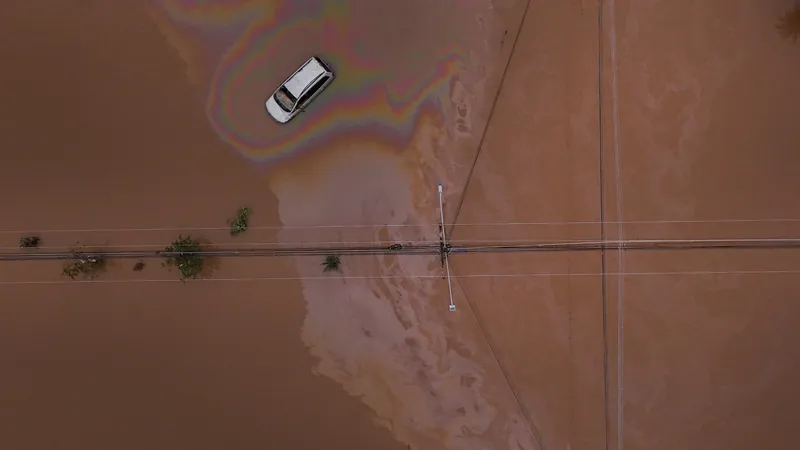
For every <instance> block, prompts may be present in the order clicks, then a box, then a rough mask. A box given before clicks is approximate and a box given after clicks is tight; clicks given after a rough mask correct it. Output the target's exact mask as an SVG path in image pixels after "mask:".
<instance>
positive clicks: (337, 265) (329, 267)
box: [322, 255, 342, 273]
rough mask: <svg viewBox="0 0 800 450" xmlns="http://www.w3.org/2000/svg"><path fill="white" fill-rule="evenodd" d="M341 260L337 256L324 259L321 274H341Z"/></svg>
mask: <svg viewBox="0 0 800 450" xmlns="http://www.w3.org/2000/svg"><path fill="white" fill-rule="evenodd" d="M341 269H342V259H341V258H339V255H328V256H326V257H325V260H324V261H322V272H323V273H328V272H341V271H342V270H341Z"/></svg>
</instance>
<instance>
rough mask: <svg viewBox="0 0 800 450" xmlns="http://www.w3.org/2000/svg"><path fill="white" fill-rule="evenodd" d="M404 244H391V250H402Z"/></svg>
mask: <svg viewBox="0 0 800 450" xmlns="http://www.w3.org/2000/svg"><path fill="white" fill-rule="evenodd" d="M402 249H403V246H402V245H400V244H392V245H390V246H389V250H402Z"/></svg>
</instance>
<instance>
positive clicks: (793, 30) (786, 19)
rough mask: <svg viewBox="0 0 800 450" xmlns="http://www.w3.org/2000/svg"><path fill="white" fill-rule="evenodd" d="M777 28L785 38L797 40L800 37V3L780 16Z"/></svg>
mask: <svg viewBox="0 0 800 450" xmlns="http://www.w3.org/2000/svg"><path fill="white" fill-rule="evenodd" d="M777 28H778V33H779V34H780V35H781V37H782V38H784V39H789V40H792V41H796V40H797V39H798V38H800V3H796V4H795V5H794V7H793V8H792V9H790V10H789V11H787V12H785V13H783V14H782V15H781V16H780V18H778V25H777Z"/></svg>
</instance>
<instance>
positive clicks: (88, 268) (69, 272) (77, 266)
mask: <svg viewBox="0 0 800 450" xmlns="http://www.w3.org/2000/svg"><path fill="white" fill-rule="evenodd" d="M76 258H77V259H76V260H75V261H72V262H69V263H67V264H65V265H64V269H63V270H62V271H61V274H62V275H65V276H68V277H70V278H72V279H73V280H74V279H75V278H78V277H79V276H83V277H85V278H95V277H96V276H98V275H99V274H100V273H101V272H102V271H103V269H104V268H105V265H106V260H105V258H103V257H101V256H91V255H81V254H76Z"/></svg>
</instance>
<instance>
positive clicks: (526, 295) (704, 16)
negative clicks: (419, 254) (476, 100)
mask: <svg viewBox="0 0 800 450" xmlns="http://www.w3.org/2000/svg"><path fill="white" fill-rule="evenodd" d="M604 4H605V10H604V11H605V15H604V18H603V21H604V32H603V36H604V41H603V48H604V67H605V74H604V75H605V76H604V84H603V94H602V97H603V102H604V104H603V106H604V108H603V118H604V124H605V129H604V131H605V136H604V138H605V141H604V144H605V145H604V152H603V155H602V158H601V155H600V154H599V153H598V146H599V139H600V136H599V133H598V121H599V120H598V119H599V112H598V90H597V86H598V78H597V69H598V59H597V55H598V53H597V52H598V47H597V31H598V30H597V15H596V10H595V5H594V4H591V2H577V1H576V2H561V3H559V4H557V5H556V4H555V3H553V4H545V3H537V2H534V3H532V6H531V9H530V11H529V16H528V17H527V19H526V22H525V27H524V28H523V31H522V33H521V35H520V38H519V41H518V44H517V48H516V50H515V53H514V57H513V59H512V61H511V66H510V69H509V75H508V77H507V78H506V80H505V82H504V84H503V90H502V92H501V94H500V98H499V101H498V106H497V109H496V110H495V113H494V115H493V119H492V123H491V124H490V127H489V130H488V133H487V138H486V143H485V146H484V149H483V152H482V156H481V160H479V162H478V166H477V168H476V171H475V177H474V179H473V182H472V183H471V185H470V187H469V190H468V193H467V198H466V201H465V203H464V205H465V206H464V208H463V210H462V212H461V214H460V215H459V220H458V225H457V226H456V228H455V231H454V233H453V239H454V241H457V240H491V239H505V240H508V239H517V240H526V241H541V240H585V239H592V240H594V239H599V238H600V237H601V234H600V233H601V231H600V224H599V220H600V192H599V189H600V186H601V185H600V176H599V175H600V167H601V165H602V169H603V171H604V176H603V185H602V188H603V189H604V191H605V209H606V211H605V216H606V219H607V220H608V221H636V222H638V223H625V224H623V226H622V227H621V231H622V233H623V236H624V237H625V238H628V239H713V238H728V239H730V238H797V237H798V232H797V223H798V222H797V221H796V220H797V219H798V218H800V204H798V200H797V195H796V193H797V191H798V188H800V186H798V179H797V177H796V176H795V175H794V172H793V171H792V168H794V167H796V166H797V152H796V148H797V146H798V142H800V135H798V132H797V127H796V126H795V125H796V124H795V122H796V120H795V118H796V117H798V114H800V111H798V105H800V102H798V99H800V91H798V85H797V83H796V80H797V79H798V78H799V77H800V48H798V47H797V45H793V44H792V43H790V42H786V41H782V40H780V38H779V36H778V34H777V33H776V31H775V23H776V21H777V18H778V16H779V15H780V14H781V13H782V12H783V11H785V10H787V9H788V8H789V7H790V6H791V4H792V2H791V1H785V2H781V1H776V2H762V1H749V0H741V1H732V2H730V1H729V2H723V1H718V2H717V1H712V2H703V3H702V4H700V3H697V2H689V1H677V2H676V1H659V0H651V1H619V0H618V1H616V2H615V3H614V2H604ZM612 6H613V7H614V9H613V10H612ZM612 17H613V19H612ZM612 27H615V33H614V35H613V36H612V33H611V29H612ZM614 46H615V47H614ZM612 47H614V51H615V55H614V56H615V58H614V59H613V60H612V58H611V52H612ZM612 68H616V69H617V72H616V84H615V85H614V84H613V83H612V78H611V76H612V72H611V71H612V70H613V69H612ZM615 100H616V110H617V112H616V113H615V112H614V101H615ZM615 123H616V124H617V128H616V129H615V127H614V124H615ZM617 155H618V156H619V158H615V157H616V156H617ZM601 159H602V161H601ZM617 160H618V161H619V162H620V164H619V165H617ZM617 177H619V185H620V186H621V192H620V193H619V196H618V195H617V191H618V190H617V189H616V185H617ZM618 202H619V208H620V209H618ZM779 219H784V220H783V221H781V220H779ZM785 219H794V221H786V220H785ZM675 221H679V222H675ZM576 222H580V223H576ZM643 222H647V223H643ZM487 224H488V225H487ZM605 231H606V236H607V238H609V239H615V238H616V237H617V236H619V234H620V228H618V227H617V224H615V223H612V224H609V225H607V226H606V230H605ZM453 260H454V261H453V265H454V270H455V272H456V273H457V274H459V275H460V276H465V277H467V278H463V279H461V280H460V283H459V284H460V286H461V287H462V288H463V289H464V294H466V297H462V300H460V301H462V302H466V301H467V298H469V299H471V300H472V302H473V304H474V305H475V306H476V310H477V311H478V313H479V314H480V315H481V316H482V317H483V319H484V323H485V328H486V330H487V333H488V335H489V336H491V337H492V338H493V339H494V341H495V347H496V348H498V349H499V351H498V352H497V353H498V356H499V358H500V360H501V361H502V362H503V363H504V365H505V367H506V372H507V373H508V375H509V377H510V379H512V380H513V381H514V383H515V385H516V387H517V391H518V393H519V395H520V397H521V398H522V399H523V401H524V402H525V403H526V404H527V406H528V409H529V411H530V417H531V418H532V421H533V422H534V423H535V424H536V425H537V428H538V429H539V430H540V434H541V437H542V441H543V443H544V446H545V447H547V448H604V445H605V442H606V439H608V441H609V445H610V446H611V448H626V449H659V448H665V449H666V448H698V449H700V448H702V449H707V448H715V449H717V448H719V449H732V448H736V449H739V448H741V449H746V448H752V447H756V446H758V447H770V448H781V449H789V448H794V446H795V444H794V442H795V441H796V439H795V438H794V435H793V429H792V426H791V421H790V419H788V418H789V417H795V416H797V404H798V401H800V391H798V389H797V387H796V383H795V382H794V381H793V380H794V379H796V378H797V377H798V373H800V366H798V364H797V358H798V353H797V351H796V349H795V346H794V344H793V343H794V342H796V341H797V331H796V329H797V323H798V320H799V319H800V310H799V309H798V303H797V301H796V299H797V297H798V289H799V288H800V286H798V284H797V281H798V279H800V277H799V276H798V274H797V271H798V270H799V267H798V253H797V251H795V250H785V251H766V252H764V251H759V252H753V251H715V252H688V253H686V252H643V253H631V254H629V255H626V256H625V258H624V260H623V261H622V264H621V265H620V264H619V262H620V261H619V260H618V259H617V257H616V255H615V254H614V252H610V253H609V255H608V258H607V262H606V269H607V272H608V273H613V275H609V276H608V278H607V283H608V285H607V291H606V292H605V297H606V298H607V300H608V311H607V313H608V322H607V326H608V330H609V332H608V338H607V339H608V343H607V345H608V349H609V355H608V361H609V374H608V375H609V380H610V383H609V395H608V402H609V408H608V413H609V414H608V415H607V417H608V422H606V420H605V419H604V417H606V415H605V410H606V408H605V405H604V392H603V389H604V388H603V345H604V343H603V330H602V321H601V318H602V314H603V311H602V305H601V299H602V297H603V295H604V294H603V292H602V277H601V273H602V265H601V259H600V255H599V254H558V255H540V254H533V255H516V254H514V255H509V254H500V255H464V256H462V255H457V256H454V258H453ZM620 269H621V270H623V271H624V272H625V275H624V276H622V277H619V276H618V275H617V274H616V273H617V272H619V271H620ZM487 272H492V273H495V274H506V275H509V274H511V275H513V274H516V275H517V276H513V277H495V278H490V279H487V278H485V277H477V276H476V275H481V274H486V273H487ZM526 274H527V275H526ZM620 282H621V285H620ZM620 286H621V289H620ZM618 306H619V308H618ZM620 311H621V315H619V314H618V313H619V312H620ZM619 325H624V329H623V333H622V339H621V341H622V342H621V344H622V345H621V348H622V349H623V351H622V354H621V355H620V354H619V353H618V352H617V349H618V348H619V347H620V346H619V345H618V341H617V339H618V334H617V330H618V329H619V328H618V327H619ZM618 356H619V357H620V360H621V361H620V360H618ZM618 364H621V365H620V366H618ZM619 367H621V368H622V371H621V373H620V372H619V371H618V368H619ZM620 388H623V389H624V391H622V398H621V399H620V398H619V397H618V392H619V389H620ZM618 400H621V401H620V402H618ZM618 405H621V406H622V408H618ZM620 422H621V423H620ZM620 433H621V435H622V442H619V440H618V436H619V435H620ZM618 444H619V447H617V445H618Z"/></svg>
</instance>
